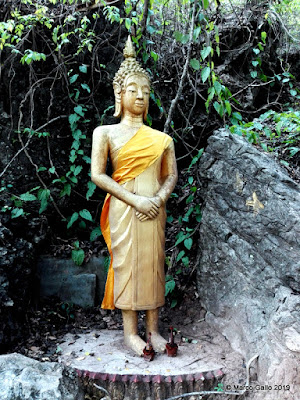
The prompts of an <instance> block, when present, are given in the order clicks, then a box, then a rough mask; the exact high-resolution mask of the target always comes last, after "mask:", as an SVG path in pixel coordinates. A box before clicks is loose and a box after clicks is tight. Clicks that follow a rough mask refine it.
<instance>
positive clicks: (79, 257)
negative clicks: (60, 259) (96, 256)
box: [72, 249, 85, 266]
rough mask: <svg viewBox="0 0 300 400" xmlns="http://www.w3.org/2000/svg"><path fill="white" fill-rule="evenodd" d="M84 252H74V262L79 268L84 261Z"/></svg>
mask: <svg viewBox="0 0 300 400" xmlns="http://www.w3.org/2000/svg"><path fill="white" fill-rule="evenodd" d="M84 255H85V254H84V251H83V250H82V249H79V250H72V260H73V261H74V263H75V264H76V265H78V266H80V265H81V264H82V263H83V261H84Z"/></svg>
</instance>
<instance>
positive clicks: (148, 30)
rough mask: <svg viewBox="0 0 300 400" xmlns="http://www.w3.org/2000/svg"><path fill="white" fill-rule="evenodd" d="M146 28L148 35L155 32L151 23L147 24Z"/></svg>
mask: <svg viewBox="0 0 300 400" xmlns="http://www.w3.org/2000/svg"><path fill="white" fill-rule="evenodd" d="M146 29H147V32H148V33H150V35H152V34H153V33H155V32H156V28H155V27H154V26H152V25H147V27H146Z"/></svg>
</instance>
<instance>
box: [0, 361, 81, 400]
mask: <svg viewBox="0 0 300 400" xmlns="http://www.w3.org/2000/svg"><path fill="white" fill-rule="evenodd" d="M83 398H84V395H83V392H82V390H81V389H80V387H79V384H78V376H77V374H76V372H75V371H74V370H72V369H70V368H67V367H65V366H63V365H62V364H58V363H50V362H45V363H41V362H39V361H36V360H32V359H31V358H28V357H25V356H22V355H21V354H17V353H13V354H8V355H2V356H0V399H3V400H4V399H5V400H21V399H22V400H32V399H35V400H83Z"/></svg>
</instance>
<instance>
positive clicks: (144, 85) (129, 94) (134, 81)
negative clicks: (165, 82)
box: [122, 74, 150, 115]
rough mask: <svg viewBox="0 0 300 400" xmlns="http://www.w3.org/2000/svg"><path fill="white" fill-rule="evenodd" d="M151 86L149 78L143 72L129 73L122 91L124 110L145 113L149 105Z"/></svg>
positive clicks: (138, 113) (137, 113)
mask: <svg viewBox="0 0 300 400" xmlns="http://www.w3.org/2000/svg"><path fill="white" fill-rule="evenodd" d="M149 95H150V86H149V81H148V79H147V78H146V77H145V76H143V75H141V74H132V75H129V76H128V77H127V78H126V80H125V82H124V90H123V93H122V106H123V112H124V111H125V110H127V111H129V112H131V113H132V114H134V115H143V114H144V113H145V111H146V110H147V109H148V105H149Z"/></svg>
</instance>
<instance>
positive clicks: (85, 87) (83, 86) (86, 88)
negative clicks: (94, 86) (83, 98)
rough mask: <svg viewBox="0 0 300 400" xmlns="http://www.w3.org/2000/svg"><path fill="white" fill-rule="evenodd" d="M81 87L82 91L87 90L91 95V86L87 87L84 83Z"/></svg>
mask: <svg viewBox="0 0 300 400" xmlns="http://www.w3.org/2000/svg"><path fill="white" fill-rule="evenodd" d="M81 87H82V89H84V90H86V91H87V92H88V93H91V89H90V87H89V85H87V84H86V83H82V84H81Z"/></svg>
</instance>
